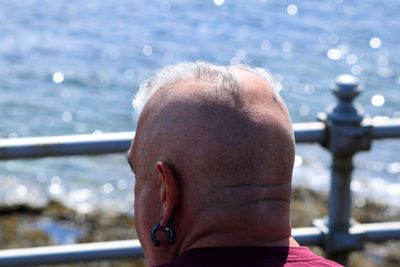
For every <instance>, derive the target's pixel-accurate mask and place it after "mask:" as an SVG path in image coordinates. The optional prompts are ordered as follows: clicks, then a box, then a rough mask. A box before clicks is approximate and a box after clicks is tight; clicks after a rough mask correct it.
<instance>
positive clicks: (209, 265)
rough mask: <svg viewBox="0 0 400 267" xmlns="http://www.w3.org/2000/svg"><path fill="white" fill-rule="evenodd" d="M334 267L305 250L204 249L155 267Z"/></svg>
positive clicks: (301, 248) (274, 248) (332, 264)
mask: <svg viewBox="0 0 400 267" xmlns="http://www.w3.org/2000/svg"><path fill="white" fill-rule="evenodd" d="M200 266H201V267H216V266H218V267H223V266H237V267H239V266H249V267H251V266H257V267H265V266H271V267H278V266H279V267H283V266H284V267H311V266H321V267H338V266H342V265H339V264H337V263H335V262H333V261H330V260H327V259H325V258H323V257H320V256H317V255H315V254H314V253H313V252H312V251H311V250H310V249H309V248H307V247H205V248H194V249H190V250H187V251H185V252H183V253H182V254H181V255H180V256H179V257H178V258H176V259H175V260H174V261H172V262H170V263H167V264H163V265H160V266H159V267H200Z"/></svg>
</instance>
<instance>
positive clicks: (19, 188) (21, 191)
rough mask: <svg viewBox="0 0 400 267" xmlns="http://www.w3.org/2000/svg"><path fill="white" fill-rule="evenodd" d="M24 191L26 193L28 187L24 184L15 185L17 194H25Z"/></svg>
mask: <svg viewBox="0 0 400 267" xmlns="http://www.w3.org/2000/svg"><path fill="white" fill-rule="evenodd" d="M26 193H28V188H26V186H25V185H22V184H20V185H18V186H17V194H18V195H19V196H25V195H26Z"/></svg>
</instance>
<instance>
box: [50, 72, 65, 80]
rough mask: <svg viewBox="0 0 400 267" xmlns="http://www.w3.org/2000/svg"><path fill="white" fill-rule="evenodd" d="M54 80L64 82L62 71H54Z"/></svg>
mask: <svg viewBox="0 0 400 267" xmlns="http://www.w3.org/2000/svg"><path fill="white" fill-rule="evenodd" d="M52 79H53V82H54V83H62V82H63V81H64V74H62V72H59V71H58V72H55V73H53V77H52Z"/></svg>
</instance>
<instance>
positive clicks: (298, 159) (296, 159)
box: [294, 155, 303, 167]
mask: <svg viewBox="0 0 400 267" xmlns="http://www.w3.org/2000/svg"><path fill="white" fill-rule="evenodd" d="M302 164H303V158H302V157H300V156H299V155H296V156H294V166H295V167H300V166H301V165H302Z"/></svg>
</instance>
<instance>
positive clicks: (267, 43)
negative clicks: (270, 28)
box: [260, 40, 271, 50]
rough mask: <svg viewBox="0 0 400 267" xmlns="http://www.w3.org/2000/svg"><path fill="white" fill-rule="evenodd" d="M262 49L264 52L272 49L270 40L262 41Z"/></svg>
mask: <svg viewBox="0 0 400 267" xmlns="http://www.w3.org/2000/svg"><path fill="white" fill-rule="evenodd" d="M260 47H261V49H262V50H269V49H271V42H270V41H268V40H262V41H261V44H260Z"/></svg>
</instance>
